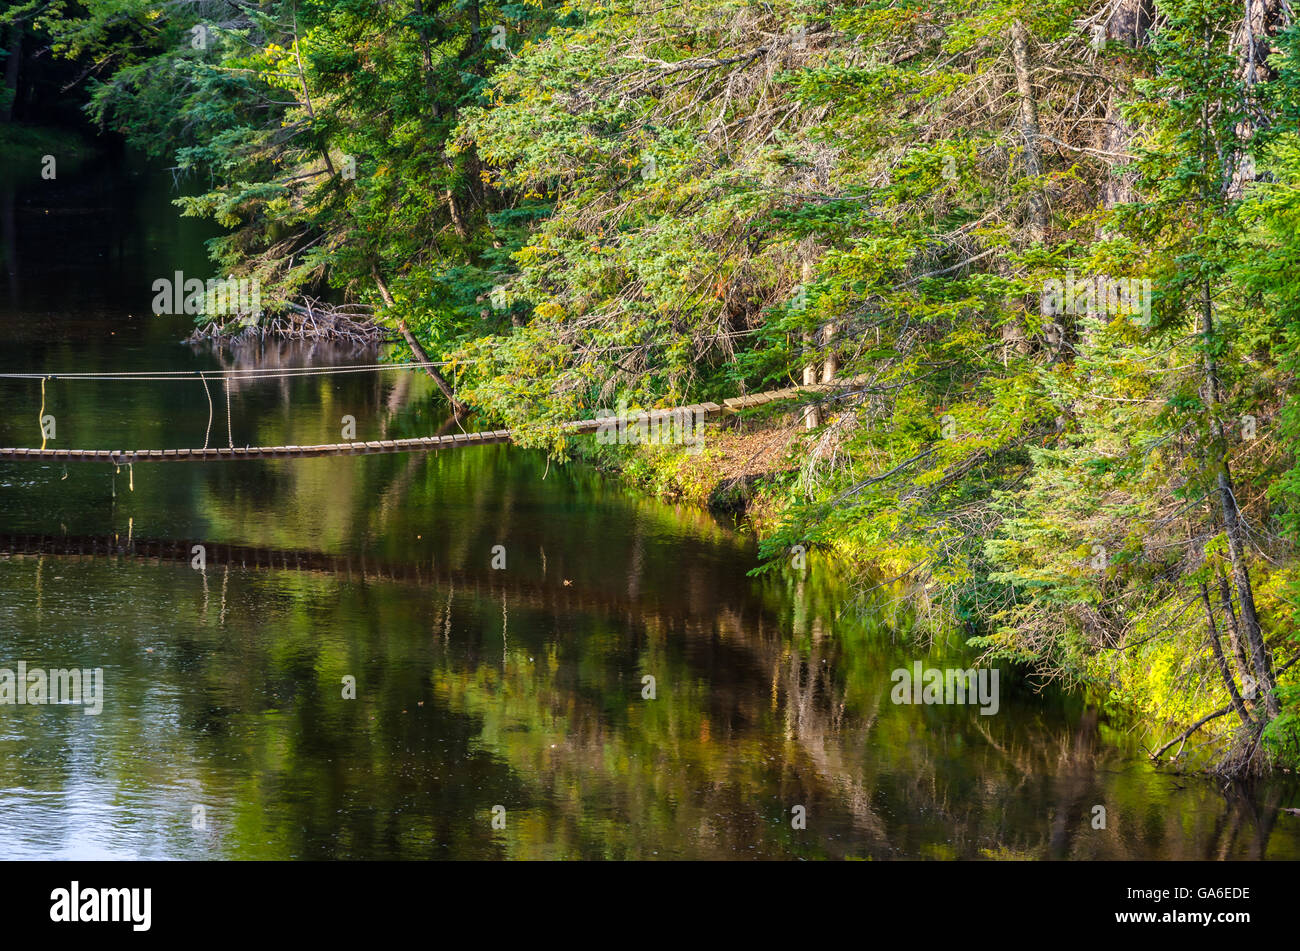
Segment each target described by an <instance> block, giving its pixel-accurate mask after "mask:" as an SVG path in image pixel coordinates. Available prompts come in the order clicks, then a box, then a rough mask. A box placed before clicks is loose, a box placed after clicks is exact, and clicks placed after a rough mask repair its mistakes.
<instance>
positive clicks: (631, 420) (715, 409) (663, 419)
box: [0, 364, 856, 466]
mask: <svg viewBox="0 0 1300 951" xmlns="http://www.w3.org/2000/svg"><path fill="white" fill-rule="evenodd" d="M421 366H423V364H387V365H383V366H382V367H341V368H332V369H333V371H334V372H352V371H354V370H366V369H376V368H382V369H385V370H401V369H406V368H410V369H418V368H420V367H421ZM318 372H325V373H328V372H331V369H327V368H321V369H320V370H319V371H318ZM289 375H298V374H289ZM0 377H4V378H7V379H14V378H22V379H31V380H40V381H42V386H41V394H42V406H41V413H42V417H43V414H44V410H45V406H44V394H45V387H44V381H45V380H50V379H60V380H102V379H118V380H131V381H135V382H140V381H142V380H157V379H169V380H178V381H179V380H194V379H197V378H202V379H203V381H204V387H205V389H206V386H207V380H219V379H226V380H230V379H236V380H244V379H259V378H263V379H274V378H275V376H267V377H259V376H256V375H253V376H248V375H246V374H245V373H241V372H239V371H228V372H226V373H224V374H221V373H213V374H209V375H206V376H204V375H202V374H193V373H189V374H179V373H175V374H169V375H162V374H153V375H146V374H121V375H115V374H51V375H43V374H37V373H30V374H16V373H15V374H0ZM854 382H856V380H853V379H843V380H836V381H835V382H833V383H815V384H805V385H803V386H789V387H785V388H784V389H780V390H769V391H766V392H763V393H752V394H749V395H747V396H737V397H733V398H732V399H729V400H724V401H723V402H721V403H692V404H690V405H688V406H678V407H673V408H671V409H653V410H645V411H635V412H634V411H629V412H628V413H627V414H626V416H623V417H607V418H603V419H583V420H571V421H569V422H566V423H563V424H561V428H562V429H564V430H565V431H567V432H571V433H576V434H581V433H595V432H597V431H599V430H600V429H601V428H602V427H606V426H609V425H611V424H612V423H618V422H619V420H620V419H622V420H626V426H627V427H628V428H633V427H637V426H639V425H640V424H641V423H642V422H644V423H645V424H646V425H647V426H654V425H656V424H658V425H667V423H668V421H670V420H672V419H674V418H675V419H678V420H681V419H683V418H685V416H686V414H691V415H692V416H693V418H695V419H702V418H709V417H713V416H721V415H729V414H735V413H739V412H742V411H744V410H748V409H753V408H755V407H758V406H763V405H766V404H768V403H774V402H778V401H781V400H788V399H792V398H794V397H797V396H800V395H803V394H819V393H826V392H828V391H830V390H835V389H840V388H843V387H845V386H851V385H852V384H853V383H854ZM208 399H209V407H211V394H210V393H209V397H208ZM226 412H227V419H229V413H230V403H229V390H227V403H226ZM211 423H212V418H211V415H209V419H208V428H209V431H211ZM511 440H512V433H511V431H510V430H509V429H493V430H487V431H483V432H472V433H464V432H461V433H449V434H447V435H442V436H414V437H410V438H407V439H381V440H373V441H362V440H355V441H351V442H338V443H323V444H321V445H315V446H244V447H239V446H233V445H230V446H225V447H215V448H209V447H207V446H205V447H204V448H202V449H53V448H48V447H46V446H44V445H42V446H41V447H40V448H18V447H9V448H0V461H14V462H107V463H111V464H113V465H116V466H128V465H134V464H135V463H142V462H240V461H249V460H254V459H312V458H319V457H322V456H370V455H377V454H381V453H394V452H434V451H437V450H440V449H458V448H461V447H465V446H482V445H489V444H492V443H503V442H510V441H511Z"/></svg>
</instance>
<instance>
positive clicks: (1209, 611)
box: [1201, 582, 1255, 726]
mask: <svg viewBox="0 0 1300 951" xmlns="http://www.w3.org/2000/svg"><path fill="white" fill-rule="evenodd" d="M1201 605H1202V606H1203V607H1204V608H1205V627H1206V630H1207V631H1208V633H1209V637H1210V651H1211V653H1213V654H1214V663H1215V664H1216V665H1217V666H1218V668H1219V676H1221V677H1222V678H1223V683H1224V686H1226V687H1227V688H1228V696H1229V697H1230V698H1231V699H1232V709H1233V710H1235V711H1236V712H1237V716H1239V717H1240V718H1241V722H1242V723H1244V724H1245V725H1246V726H1254V724H1255V721H1254V720H1252V719H1251V718H1250V714H1249V713H1247V712H1246V704H1245V703H1244V702H1243V701H1242V699H1241V693H1240V692H1239V691H1238V690H1237V681H1236V680H1235V679H1234V678H1233V676H1232V671H1231V670H1230V669H1228V660H1227V658H1225V657H1224V656H1223V645H1222V644H1221V643H1219V629H1218V627H1217V626H1216V625H1215V623H1214V609H1213V608H1211V607H1210V592H1209V589H1208V588H1207V587H1206V585H1205V582H1201Z"/></svg>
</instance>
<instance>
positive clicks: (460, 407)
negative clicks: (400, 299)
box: [371, 267, 468, 420]
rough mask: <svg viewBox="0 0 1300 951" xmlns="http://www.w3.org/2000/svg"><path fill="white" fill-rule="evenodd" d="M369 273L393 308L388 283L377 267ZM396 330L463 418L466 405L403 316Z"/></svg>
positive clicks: (388, 305) (458, 415) (460, 417)
mask: <svg viewBox="0 0 1300 951" xmlns="http://www.w3.org/2000/svg"><path fill="white" fill-rule="evenodd" d="M371 273H372V274H373V275H374V278H375V286H376V287H378V288H379V296H380V297H382V298H383V299H384V304H385V306H387V307H388V308H389V309H390V310H391V309H393V308H395V307H396V302H395V301H394V300H393V295H392V294H391V293H389V290H388V285H387V284H386V283H384V279H383V277H381V276H380V274H379V268H378V267H375V268H372V269H371ZM397 332H398V333H400V334H401V335H402V338H403V339H404V340H405V341H406V344H407V346H409V347H410V348H411V352H412V353H413V354H415V359H416V360H418V361H420V362H421V363H423V364H424V366H423V367H422V368H421V369H423V370H424V372H425V373H427V374H428V375H429V376H430V377H432V378H433V382H434V383H436V384H437V385H438V389H440V390H442V395H443V396H445V397H446V398H447V402H448V403H450V404H451V410H452V413H453V414H454V415H455V417H456V419H457V420H460V419H462V418H464V416H465V414H466V413H467V412H468V407H466V406H465V404H464V403H462V402H461V401H460V400H458V399H456V393H455V391H454V390H453V389H452V388H451V384H450V383H448V382H447V378H446V377H444V376H443V375H442V374H441V373H439V372H438V368H437V367H435V366H430V364H432V363H433V361H432V360H431V359H429V354H428V353H426V352H425V349H424V347H422V346H421V345H420V341H419V340H417V339H416V338H415V334H413V333H411V330H410V328H409V327H407V326H406V319H405V318H403V317H398V318H397Z"/></svg>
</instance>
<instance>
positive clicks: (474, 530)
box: [0, 157, 1300, 859]
mask: <svg viewBox="0 0 1300 951" xmlns="http://www.w3.org/2000/svg"><path fill="white" fill-rule="evenodd" d="M38 168H39V165H38V164H36V163H34V162H27V161H25V160H16V159H13V158H12V157H11V159H10V160H8V161H7V163H3V162H0V176H2V177H0V222H3V223H4V230H3V238H4V261H3V263H4V270H3V273H4V275H5V278H4V284H3V286H2V287H0V354H2V357H0V371H4V372H10V373H12V372H31V371H39V372H46V373H78V372H79V373H87V372H102V371H114V372H120V371H128V370H163V369H165V370H217V369H220V368H222V367H227V368H232V367H240V368H253V367H267V366H297V367H301V366H326V365H329V364H331V363H373V362H376V361H377V355H376V354H374V353H366V352H337V351H330V350H329V349H328V348H324V347H316V348H314V349H312V348H303V347H290V346H282V347H266V348H263V347H260V346H249V347H245V348H242V349H239V350H237V351H236V352H234V353H231V352H226V353H224V354H213V353H212V352H210V351H206V350H195V349H192V348H189V347H187V346H183V345H181V344H178V343H177V341H178V340H179V339H180V338H181V337H183V336H184V334H185V333H186V331H187V326H186V324H185V318H179V319H172V318H157V317H152V316H147V315H148V314H149V303H150V300H151V298H152V291H151V284H152V282H153V280H155V279H156V278H159V277H168V276H170V275H171V274H172V273H173V272H174V271H176V270H183V271H185V272H187V273H189V274H192V275H193V276H196V277H207V276H210V274H209V271H208V269H207V267H206V265H205V263H204V257H203V248H202V243H201V242H202V240H203V238H205V237H206V236H207V233H206V232H205V231H204V230H203V229H202V227H201V226H200V225H197V224H195V223H193V222H181V221H179V220H178V219H177V218H176V217H175V211H174V209H173V208H172V207H171V206H170V205H169V203H168V202H169V199H170V198H171V197H172V194H171V193H170V191H169V189H170V182H169V180H168V179H167V177H166V176H165V175H164V176H161V177H159V176H157V175H154V176H152V177H150V176H147V175H144V174H143V173H142V172H140V171H139V170H134V169H132V168H129V167H118V166H113V165H109V164H104V163H93V162H92V163H89V164H88V165H86V166H85V167H83V168H81V169H72V170H68V171H66V172H64V171H61V172H60V177H59V179H58V180H57V181H55V182H47V181H43V180H41V179H40V177H39V174H37V171H38ZM210 386H211V390H210V393H211V396H212V400H213V410H212V423H211V425H210V426H209V402H208V395H207V394H205V391H204V388H203V386H202V383H201V382H200V381H199V380H198V379H197V377H191V378H187V379H184V380H181V381H132V382H122V381H87V380H81V381H76V380H66V379H59V380H51V381H49V382H47V384H46V389H45V394H44V397H43V399H44V414H46V415H50V416H53V417H54V418H55V421H56V424H57V431H56V435H55V438H54V441H53V442H52V443H51V445H53V446H56V447H60V448H96V449H126V448H132V449H136V448H176V447H197V446H201V445H203V444H204V441H205V439H207V440H208V441H209V444H210V445H214V446H215V445H225V444H226V441H227V439H230V440H233V442H234V443H235V444H236V445H241V446H242V445H244V444H282V443H289V444H307V443H313V442H323V441H328V442H334V441H338V439H339V438H340V434H341V423H342V418H343V417H344V416H353V417H354V418H355V420H356V425H357V436H358V438H360V439H377V438H394V437H399V436H412V435H422V434H428V433H432V432H435V431H437V430H438V429H439V427H441V426H442V425H443V424H444V418H443V415H444V414H443V413H442V412H441V411H440V407H439V405H438V404H437V402H436V401H435V400H434V398H433V393H432V391H431V388H430V386H429V385H428V381H427V380H425V379H424V378H423V377H421V376H417V375H414V374H410V373H406V372H403V371H397V370H385V371H383V372H380V373H365V374H354V375H332V376H324V375H319V376H305V377H299V378H295V379H284V380H251V379H237V380H235V381H234V382H233V383H232V385H231V387H230V393H229V396H230V406H231V416H230V422H229V435H228V434H227V421H226V413H225V398H226V392H225V390H224V389H223V388H222V385H221V383H220V382H218V381H213V382H212V383H211V384H210ZM0 408H2V411H0V444H2V445H6V446H8V445H18V446H33V445H39V444H40V441H41V431H40V428H39V425H38V416H39V415H41V413H42V394H41V386H40V382H39V380H14V379H5V380H0ZM194 545H202V546H204V552H205V558H204V562H203V565H202V566H201V567H195V566H194V565H193V564H192V561H191V552H192V550H193V548H192V546H194ZM495 546H502V548H501V549H496V548H495ZM502 553H503V554H504V559H505V567H504V568H495V567H493V563H494V559H497V563H498V564H499V563H500V560H499V559H500V557H501V555H502ZM755 564H756V560H755V551H754V547H753V544H752V542H751V541H750V540H748V539H746V538H745V537H744V536H741V535H739V534H737V533H735V532H734V531H733V530H732V529H731V528H730V527H728V526H726V525H723V524H720V523H719V522H717V521H715V520H714V519H712V518H710V517H708V516H705V515H702V514H700V513H698V512H695V511H692V510H689V509H684V508H675V507H672V506H669V505H664V504H659V503H656V502H652V501H647V500H645V499H643V498H640V497H638V496H635V495H633V494H630V493H628V492H626V491H624V490H622V489H620V488H619V487H618V486H617V485H615V484H613V483H611V482H608V481H605V480H603V479H601V478H600V477H598V476H597V475H596V474H594V473H592V472H591V471H588V470H585V469H583V468H581V467H578V466H566V467H557V466H554V465H552V466H550V467H549V469H548V466H547V464H546V461H545V459H544V458H542V457H540V456H538V455H537V454H534V453H529V452H524V451H521V450H517V449H514V448H511V447H507V446H488V447H480V448H474V449H465V450H456V451H447V452H443V453H440V454H436V455H388V456H369V457H359V458H335V459H313V460H305V461H298V462H290V461H266V462H245V463H216V464H209V465H196V464H183V465H152V466H151V465H138V466H135V467H134V470H133V471H131V470H128V469H126V468H123V469H122V470H121V471H120V472H115V471H114V469H113V467H112V466H107V465H102V464H100V465H94V464H74V465H69V466H67V467H66V469H65V468H64V467H62V466H37V465H31V464H13V463H0V668H7V669H10V670H16V669H17V666H18V664H19V663H20V662H21V663H25V664H26V665H27V666H28V668H36V667H39V668H42V669H51V668H78V669H81V670H88V669H102V671H103V694H102V698H101V699H102V711H101V712H100V713H98V715H87V714H86V713H85V712H84V711H85V706H84V703H83V704H81V705H78V704H76V703H62V704H57V705H53V704H50V705H31V704H27V705H22V706H19V705H5V704H0V856H3V857H6V858H28V857H46V856H48V857H59V858H109V857H122V858H131V857H139V858H406V859H423V858H478V859H491V858H655V857H659V858H745V859H751V858H794V857H798V858H821V857H833V858H843V857H852V858H875V859H884V858H1021V857H1032V858H1078V859H1086V858H1205V857H1208V858H1218V857H1223V858H1260V857H1268V858H1296V857H1300V821H1297V819H1296V818H1295V817H1292V816H1289V815H1286V814H1284V813H1281V812H1280V811H1279V807H1283V806H1294V805H1297V804H1300V803H1298V802H1297V792H1296V789H1295V788H1294V786H1293V785H1287V784H1285V783H1283V782H1276V783H1271V784H1265V785H1262V786H1260V787H1257V788H1256V789H1254V790H1252V791H1250V793H1248V794H1232V795H1224V794H1221V793H1220V792H1219V791H1218V790H1217V789H1216V787H1215V786H1214V785H1213V784H1211V783H1209V782H1206V781H1203V780H1200V779H1196V778H1188V777H1178V776H1174V775H1167V774H1160V773H1157V772H1156V771H1154V770H1153V769H1151V768H1150V766H1149V765H1147V763H1146V761H1145V758H1144V757H1143V756H1142V755H1141V753H1140V751H1139V750H1138V749H1137V746H1136V739H1135V738H1134V737H1132V736H1129V735H1128V734H1126V733H1125V732H1124V731H1122V730H1120V729H1118V728H1115V727H1112V726H1108V725H1107V723H1106V722H1105V720H1104V719H1103V718H1099V717H1098V715H1097V714H1096V712H1095V711H1093V710H1090V709H1088V708H1086V707H1085V706H1084V705H1083V704H1082V702H1080V701H1078V700H1074V699H1071V698H1068V697H1063V696H1060V695H1056V694H1050V693H1049V694H1045V695H1039V694H1035V693H1034V692H1033V691H1032V690H1031V689H1030V688H1029V687H1028V686H1026V685H1025V684H1022V683H1019V682H1017V681H1016V680H1015V679H1014V678H1013V677H1012V676H1011V675H1010V673H1009V672H1008V671H1003V675H1002V679H1001V682H1000V686H1001V691H1000V703H999V708H998V711H997V713H996V714H994V715H989V716H983V715H981V714H980V713H979V712H978V710H977V709H976V708H975V707H972V706H958V705H947V706H944V705H931V706H913V705H900V704H895V703H892V702H891V700H890V689H891V686H892V684H891V679H890V674H891V671H892V670H894V669H895V668H900V667H908V668H910V667H911V665H912V664H913V662H915V661H918V660H919V661H923V662H924V663H925V664H926V665H928V666H936V667H956V666H966V664H967V663H969V658H968V657H966V656H965V655H964V654H962V653H960V652H959V651H957V650H953V651H951V652H949V653H936V654H934V655H925V654H922V653H919V652H918V651H917V650H916V649H914V648H912V647H910V646H909V645H908V641H907V639H906V635H907V623H908V612H907V609H906V606H905V605H898V604H888V603H884V602H882V606H881V607H880V609H879V610H878V612H877V613H875V614H873V615H868V616H867V617H862V618H850V617H849V616H848V615H847V613H845V612H843V610H842V605H843V603H844V600H845V589H844V588H843V587H841V586H840V584H839V583H838V582H837V581H836V580H835V578H834V577H833V573H832V572H830V571H828V570H827V569H826V568H825V567H824V566H821V565H818V564H816V563H814V564H813V565H812V566H811V569H812V570H811V571H810V573H809V574H808V576H807V578H805V579H799V578H796V577H794V576H793V575H791V576H788V577H783V578H777V577H772V578H767V579H763V580H756V579H752V578H749V577H748V576H747V572H748V570H749V569H751V568H752V567H753V566H754V565H755ZM650 677H652V678H654V680H653V687H654V696H653V698H649V697H648V696H647V695H646V694H647V693H648V692H649V683H650V682H648V681H647V680H646V678H650ZM349 684H355V687H354V690H355V698H351V697H350V696H348V694H350V693H351V689H353V688H350V687H349V686H348V685H349ZM83 699H84V698H83ZM1098 806H1101V807H1104V808H1105V810H1106V822H1105V828H1094V815H1095V814H1096V813H1095V807H1098ZM801 813H802V815H803V816H804V819H805V821H804V822H799V821H796V819H797V817H798V816H799V815H800V814H801ZM801 825H802V826H804V827H802V828H800V827H798V826H801Z"/></svg>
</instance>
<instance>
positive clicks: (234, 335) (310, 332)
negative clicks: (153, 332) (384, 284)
mask: <svg viewBox="0 0 1300 951" xmlns="http://www.w3.org/2000/svg"><path fill="white" fill-rule="evenodd" d="M280 306H282V307H283V308H284V311H283V312H279V313H270V312H264V313H262V314H261V315H253V314H230V315H223V316H222V317H221V318H218V319H215V320H212V321H211V322H209V323H207V324H204V325H203V326H201V327H197V328H195V330H194V333H192V334H190V336H189V337H188V338H186V340H187V342H189V343H198V342H201V341H205V340H213V341H216V340H221V341H228V342H235V341H239V340H246V339H249V338H253V337H279V338H282V339H286V340H346V341H350V342H352V343H362V344H371V343H378V342H380V341H381V340H382V339H383V338H384V337H385V336H386V335H387V332H386V331H385V329H384V328H383V327H381V326H379V325H378V324H377V323H376V322H375V316H374V311H373V310H372V309H371V308H370V307H367V306H366V305H364V304H330V303H326V302H323V301H320V300H316V299H314V298H310V297H308V298H303V300H302V303H301V304H295V303H290V302H283V303H282V304H281V305H280Z"/></svg>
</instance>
